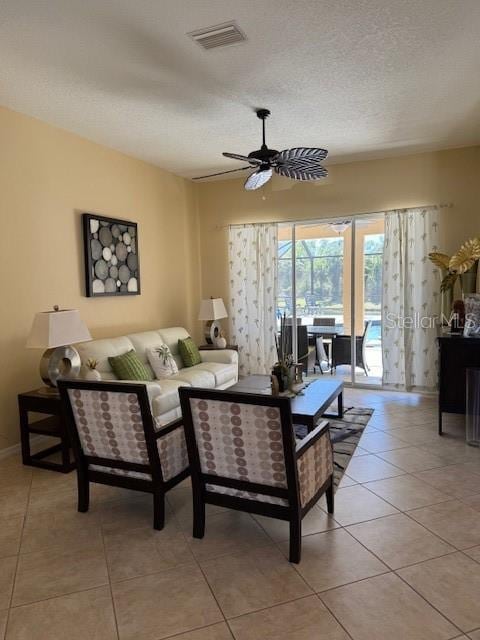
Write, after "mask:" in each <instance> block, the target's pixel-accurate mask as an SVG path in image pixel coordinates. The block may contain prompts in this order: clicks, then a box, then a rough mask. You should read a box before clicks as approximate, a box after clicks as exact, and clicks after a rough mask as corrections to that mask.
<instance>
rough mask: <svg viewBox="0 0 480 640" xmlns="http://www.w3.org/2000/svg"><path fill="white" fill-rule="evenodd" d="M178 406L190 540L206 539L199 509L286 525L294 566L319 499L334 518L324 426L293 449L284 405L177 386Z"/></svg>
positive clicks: (287, 402) (288, 414)
mask: <svg viewBox="0 0 480 640" xmlns="http://www.w3.org/2000/svg"><path fill="white" fill-rule="evenodd" d="M179 393H180V403H181V407H182V414H183V420H184V427H185V437H186V440H187V448H188V456H189V459H190V471H191V476H192V489H193V515H194V518H193V536H194V537H195V538H203V536H204V533H205V504H215V505H219V506H223V507H229V508H231V509H238V510H240V511H248V512H251V513H257V514H260V515H264V516H270V517H272V518H278V519H280V520H286V521H288V522H289V523H290V562H296V563H298V562H300V556H301V535H302V518H303V517H304V516H305V514H306V513H307V512H308V511H309V510H310V509H311V507H313V505H314V504H315V503H316V502H317V500H318V499H319V498H320V496H321V495H322V494H323V493H324V492H325V493H326V497H327V506H328V511H329V513H333V454H332V445H331V443H330V433H329V428H328V422H322V423H321V424H319V425H318V426H317V427H316V428H315V429H314V430H313V431H312V432H311V433H309V434H308V435H307V436H306V437H305V438H304V439H303V440H301V441H300V442H299V443H298V444H297V443H296V441H295V435H294V430H293V425H292V414H291V409H290V400H289V399H288V398H279V397H273V396H265V395H254V394H246V393H233V392H229V391H210V390H207V389H198V388H197V389H195V388H187V387H182V388H181V389H179Z"/></svg>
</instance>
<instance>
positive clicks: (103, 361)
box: [75, 336, 133, 380]
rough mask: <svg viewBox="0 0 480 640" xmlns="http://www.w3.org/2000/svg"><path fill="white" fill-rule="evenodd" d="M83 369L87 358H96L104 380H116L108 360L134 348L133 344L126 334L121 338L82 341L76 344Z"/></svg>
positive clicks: (98, 369)
mask: <svg viewBox="0 0 480 640" xmlns="http://www.w3.org/2000/svg"><path fill="white" fill-rule="evenodd" d="M75 348H76V349H77V351H78V353H79V354H80V359H81V361H82V367H83V369H84V368H85V367H86V364H87V360H88V359H89V358H94V359H95V360H96V361H97V371H99V373H100V375H101V376H102V380H115V374H114V373H113V371H112V367H111V366H110V364H109V362H108V358H109V357H112V356H119V355H121V354H122V353H126V352H127V351H130V350H131V349H133V344H132V343H131V341H130V340H129V339H128V338H127V337H126V336H121V337H120V338H104V339H102V340H92V341H90V342H81V343H79V344H76V345H75Z"/></svg>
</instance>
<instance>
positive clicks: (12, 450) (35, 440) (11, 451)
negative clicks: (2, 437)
mask: <svg viewBox="0 0 480 640" xmlns="http://www.w3.org/2000/svg"><path fill="white" fill-rule="evenodd" d="M50 442H51V438H49V437H48V436H40V435H37V436H31V438H30V446H31V448H32V450H34V451H35V449H40V446H41V445H43V446H45V445H46V444H47V443H50ZM21 450H22V447H21V444H20V442H18V443H17V444H14V445H12V446H11V447H7V448H6V449H0V460H4V459H5V458H9V457H10V456H13V455H15V454H16V453H17V454H18V453H20V452H21Z"/></svg>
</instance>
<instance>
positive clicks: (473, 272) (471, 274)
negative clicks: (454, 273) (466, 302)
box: [460, 260, 478, 296]
mask: <svg viewBox="0 0 480 640" xmlns="http://www.w3.org/2000/svg"><path fill="white" fill-rule="evenodd" d="M477 272H478V260H477V262H475V264H474V265H473V267H471V268H470V269H469V270H468V271H465V273H462V275H461V276H460V286H461V288H462V295H463V296H465V295H468V294H469V293H476V291H477Z"/></svg>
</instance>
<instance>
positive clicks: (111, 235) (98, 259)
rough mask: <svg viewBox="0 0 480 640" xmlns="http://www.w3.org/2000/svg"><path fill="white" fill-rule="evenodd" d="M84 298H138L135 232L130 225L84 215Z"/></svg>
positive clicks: (134, 227)
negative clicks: (85, 292) (85, 295)
mask: <svg viewBox="0 0 480 640" xmlns="http://www.w3.org/2000/svg"><path fill="white" fill-rule="evenodd" d="M83 232H84V242H85V256H86V265H85V275H86V289H87V296H102V295H103V296H105V295H109V296H111V295H138V294H139V293H140V273H139V260H138V231H137V225H136V224H135V223H133V222H127V223H126V222H124V221H123V220H115V219H111V218H103V217H100V216H94V215H91V214H88V213H84V214H83Z"/></svg>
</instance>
